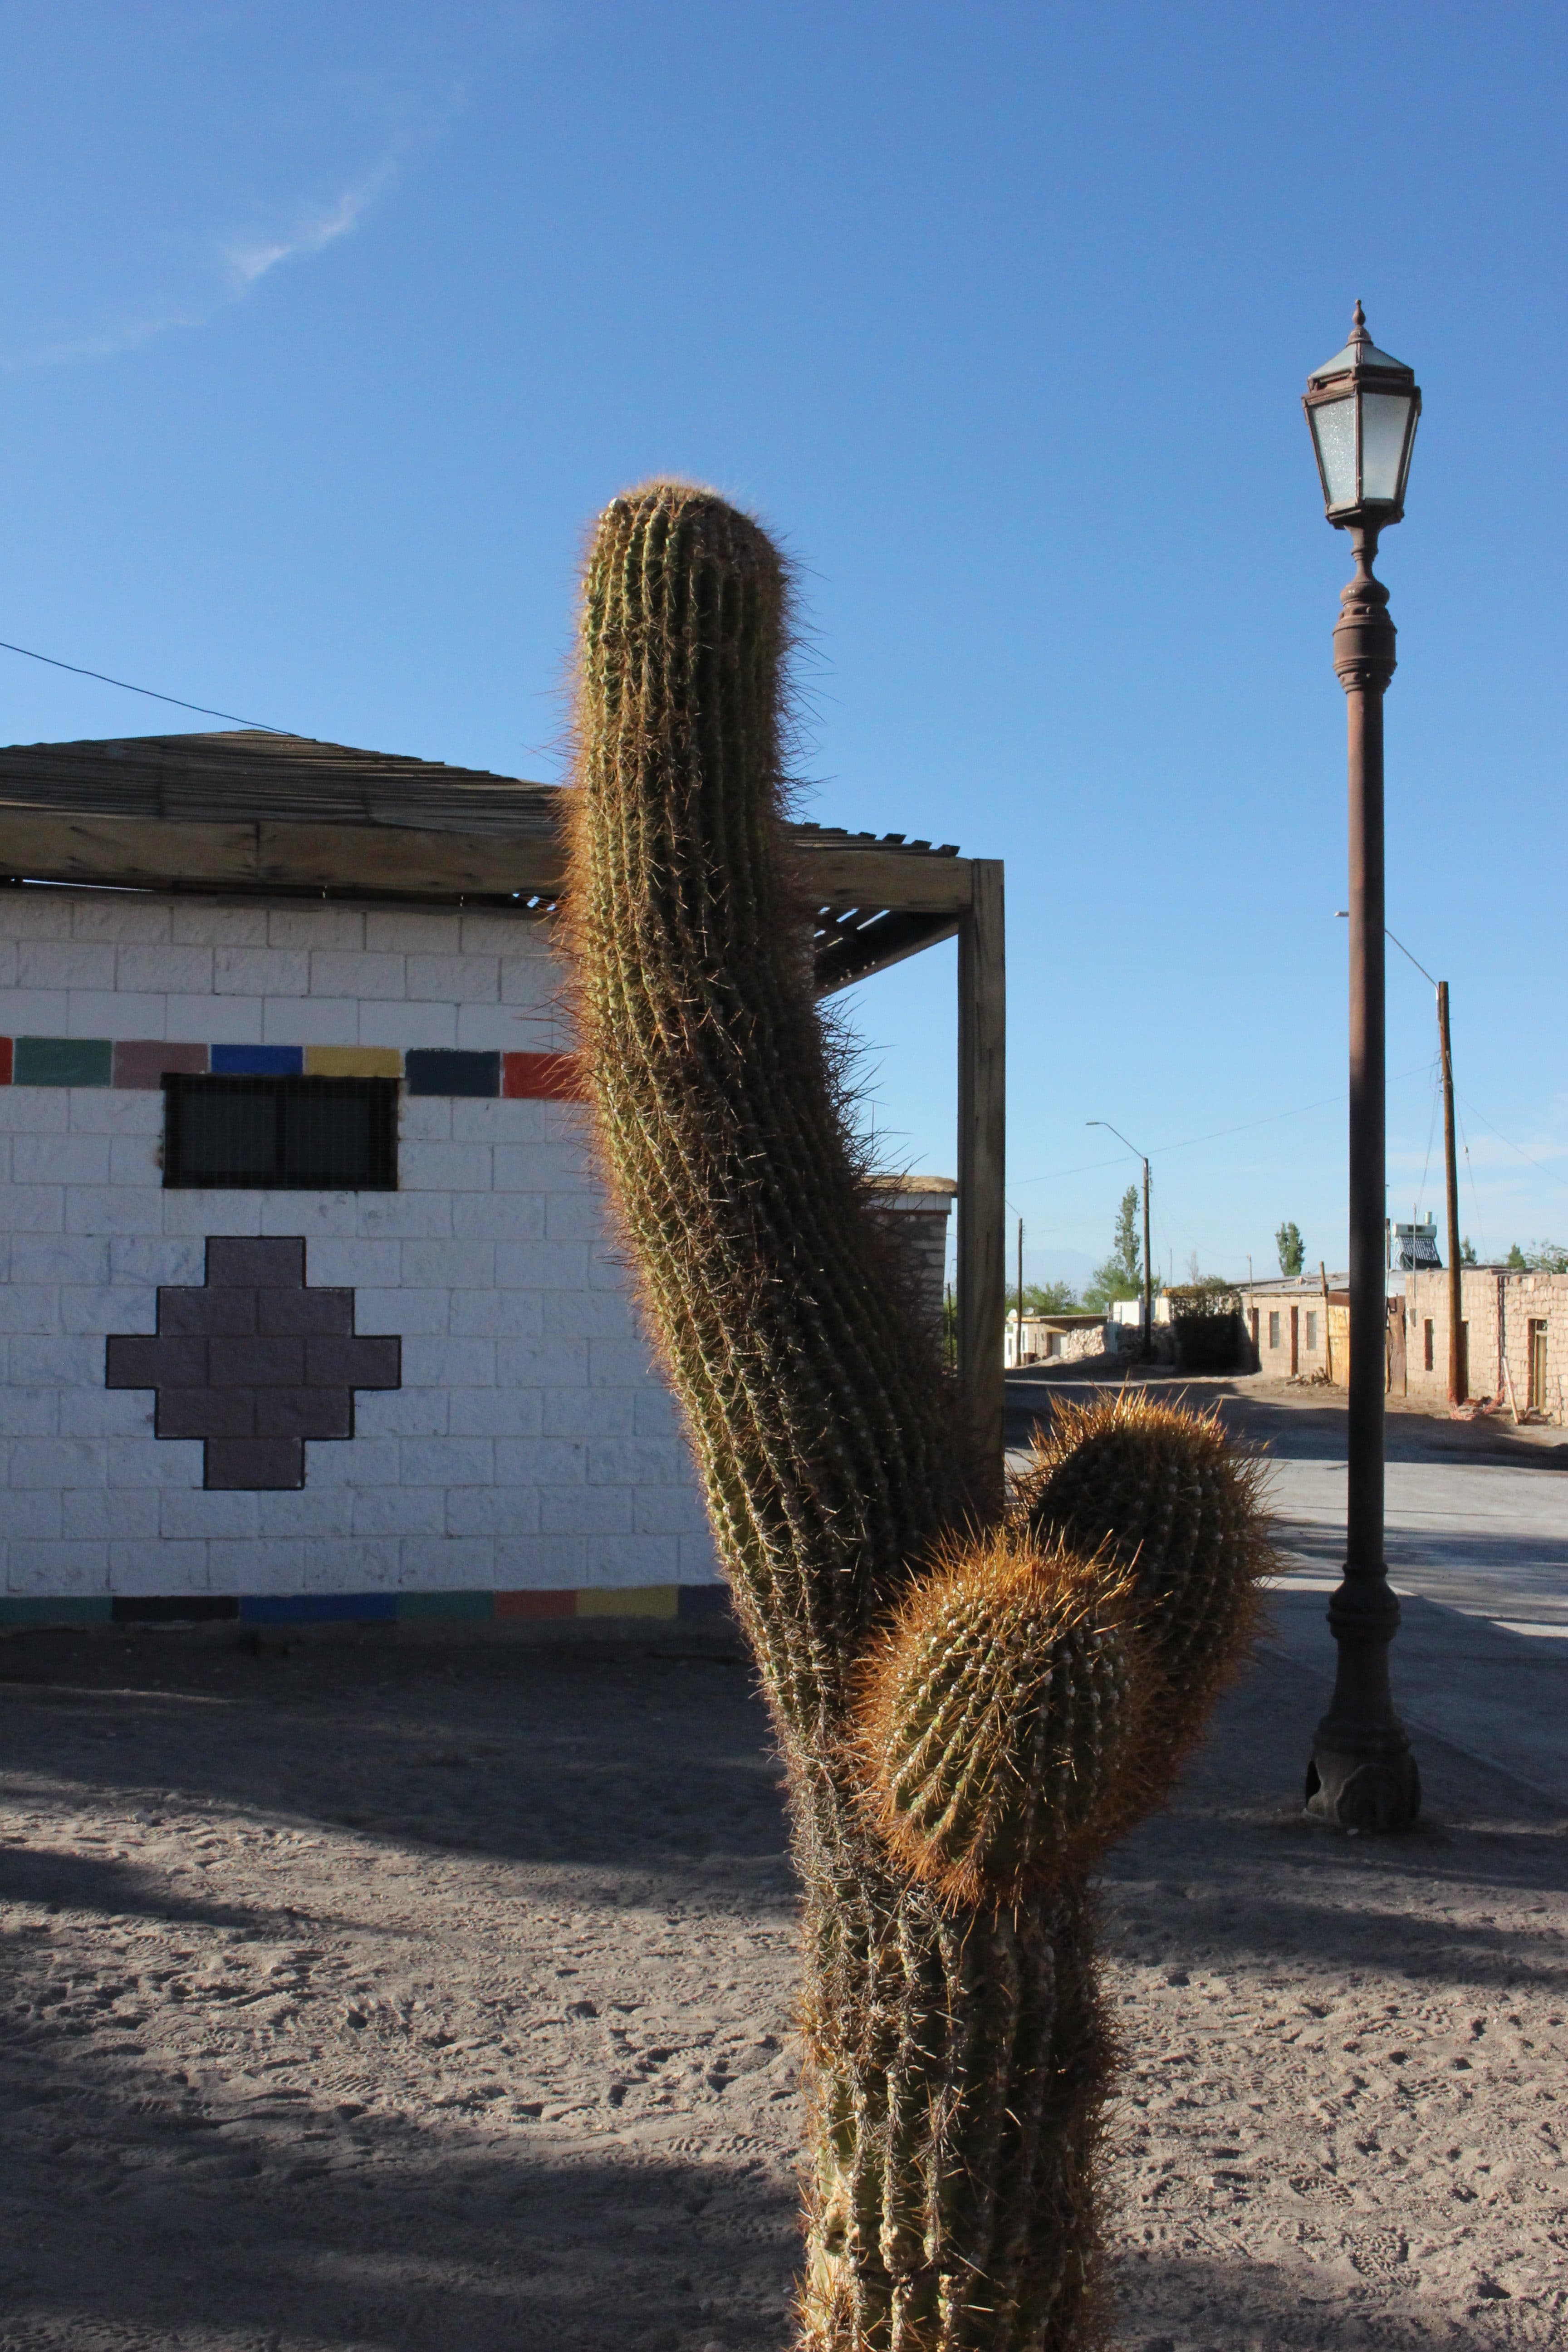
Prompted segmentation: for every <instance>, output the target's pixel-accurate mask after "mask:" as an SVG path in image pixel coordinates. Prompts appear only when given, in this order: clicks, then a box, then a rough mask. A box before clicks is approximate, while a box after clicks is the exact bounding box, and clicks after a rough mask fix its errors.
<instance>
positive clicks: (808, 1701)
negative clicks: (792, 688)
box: [567, 483, 966, 1735]
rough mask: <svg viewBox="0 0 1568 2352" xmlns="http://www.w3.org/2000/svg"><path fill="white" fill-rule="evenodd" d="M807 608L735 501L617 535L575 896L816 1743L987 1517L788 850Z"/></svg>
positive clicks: (672, 494)
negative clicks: (862, 1652)
mask: <svg viewBox="0 0 1568 2352" xmlns="http://www.w3.org/2000/svg"><path fill="white" fill-rule="evenodd" d="M788 594H789V583H788V576H787V573H786V571H785V568H784V563H783V562H782V560H781V558H780V556H779V554H778V551H777V550H776V549H775V548H774V547H773V543H772V542H771V541H770V540H769V539H768V538H767V536H766V534H765V533H764V532H763V531H762V530H760V529H759V528H758V526H757V525H756V524H755V523H754V522H752V521H751V520H749V518H747V517H746V516H744V515H742V514H738V513H737V512H736V511H735V510H734V509H732V508H731V507H728V506H726V505H725V504H724V503H723V501H722V500H721V499H718V498H715V497H714V496H712V495H711V494H710V493H708V492H704V491H700V490H693V489H691V488H689V487H687V486H685V485H681V484H671V483H655V484H653V485H651V486H650V487H649V488H647V489H645V490H642V491H637V492H632V493H631V494H629V495H628V496H626V497H625V498H621V499H616V502H615V503H614V505H613V506H611V507H609V508H608V509H606V510H605V513H604V514H603V515H602V516H601V518H600V520H599V527H598V531H597V534H596V537H595V542H594V547H593V551H592V554H591V556H590V559H589V563H588V569H587V575H586V580H585V583H584V609H583V626H582V668H581V683H580V692H579V698H578V731H579V761H578V808H577V819H578V821H577V824H576V826H575V830H574V849H573V863H572V872H571V877H570V884H569V895H568V901H567V903H568V908H569V910H570V919H571V924H572V929H573V935H574V942H575V948H576V959H577V971H578V975H579V1012H580V1018H581V1023H582V1027H583V1031H584V1045H585V1048H586V1052H587V1056H588V1061H589V1064H590V1066H591V1068H592V1071H593V1075H594V1086H595V1100H596V1106H597V1112H598V1122H599V1129H600V1133H601V1136H602V1138H603V1139H604V1143H605V1158H606V1160H607V1162H608V1165H609V1168H610V1170H611V1172H612V1174H613V1177H614V1179H615V1190H616V1199H617V1202H618V1205H619V1209H620V1213H621V1215H622V1217H623V1219H624V1221H625V1223H626V1230H627V1234H628V1236H629V1239H630V1241H631V1244H632V1249H633V1254H634V1257H635V1261H636V1264H637V1268H638V1271H639V1273H640V1276H641V1279H642V1283H643V1286H644V1289H645V1292H646V1295H647V1307H648V1310H649V1317H650V1320H651V1321H652V1324H653V1326H654V1328H655V1330H656V1331H657V1332H658V1337H659V1339H660V1340H661V1342H662V1344H663V1347H664V1349H665V1351H666V1354H667V1356H668V1360H669V1364H670V1369H671V1370H672V1372H673V1374H674V1377H675V1381H676V1386H677V1389H678V1391H679V1394H680V1396H681V1398H682V1400H683V1402H685V1403H686V1405H687V1418H688V1423H689V1428H690V1431H691V1433H692V1437H693V1440H694V1443H695V1444H696V1447H697V1451H698V1454H699V1458H700V1462H701V1465H702V1468H703V1472H704V1476H705V1479H706V1484H707V1489H708V1499H709V1504H710V1509H711V1511H712V1514H713V1517H714V1521H715V1525H716V1527H717V1528H718V1529H719V1531H720V1540H721V1546H722V1548H723V1550H724V1553H725V1556H726V1559H727V1561H728V1563H729V1564H730V1566H731V1570H732V1572H733V1574H734V1576H735V1579H736V1589H737V1594H738V1598H739V1600H740V1602H741V1607H742V1614H743V1616H744V1618H745V1620H746V1622H747V1626H748V1630H749V1631H750V1633H752V1638H753V1640H754V1641H755V1642H756V1643H757V1646H758V1650H759V1654H761V1655H762V1656H763V1660H764V1662H765V1664H766V1666H767V1669H768V1672H769V1676H770V1683H771V1686H772V1690H773V1698H774V1702H775V1705H776V1706H778V1708H779V1709H780V1712H781V1715H782V1717H783V1719H784V1723H785V1724H786V1725H787V1726H788V1727H789V1728H790V1730H791V1731H792V1732H793V1733H795V1734H796V1735H799V1734H801V1733H803V1732H805V1729H806V1728H807V1727H808V1726H814V1725H816V1722H817V1720H818V1717H819V1714H820V1711H821V1710H822V1708H823V1707H824V1706H826V1708H827V1709H828V1711H829V1712H830V1713H831V1712H833V1711H836V1709H837V1706H838V1704H839V1701H840V1698H841V1694H842V1676H843V1670H844V1665H845V1662H846V1659H847V1656H848V1654H850V1652H851V1650H852V1649H853V1647H854V1645H855V1643H857V1642H858V1639H859V1637H860V1635H861V1633H862V1632H863V1630H864V1628H865V1626H866V1624H867V1622H868V1619H869V1617H870V1615H871V1613H872V1612H873V1611H874V1610H875V1609H876V1607H877V1606H878V1605H879V1603H880V1602H881V1601H885V1600H886V1599H887V1598H888V1597H889V1595H890V1594H891V1593H893V1592H894V1591H897V1590H898V1589H899V1587H900V1583H901V1582H902V1581H903V1580H904V1579H905V1577H906V1576H907V1574H908V1570H907V1566H906V1563H907V1562H908V1561H909V1559H910V1558H911V1557H912V1556H913V1555H914V1554H915V1553H916V1552H918V1551H919V1550H920V1549H921V1548H922V1547H923V1545H924V1543H925V1542H926V1541H927V1540H928V1539H929V1537H930V1534H931V1529H932V1528H937V1527H942V1526H944V1525H946V1524H948V1523H949V1522H950V1521H951V1520H952V1518H954V1517H956V1516H957V1515H958V1514H959V1512H960V1511H961V1510H962V1509H963V1505H964V1501H965V1499H966V1497H965V1488H964V1485H963V1480H962V1477H961V1475H959V1470H958V1461H957V1450H956V1448H955V1446H954V1444H953V1442H952V1415H951V1412H950V1410H949V1406H948V1402H947V1399H946V1397H945V1395H944V1393H943V1388H942V1381H941V1378H940V1374H939V1370H938V1366H937V1362H936V1359H935V1350H934V1349H933V1347H932V1346H931V1343H930V1342H929V1341H927V1340H926V1339H924V1338H923V1336H922V1335H921V1333H919V1332H918V1331H917V1330H915V1329H913V1328H910V1325H909V1324H908V1322H907V1321H906V1320H905V1318H903V1317H902V1316H900V1314H899V1313H898V1312H897V1311H896V1307H893V1306H891V1305H890V1303H889V1292H890V1291H891V1290H895V1289H896V1287H897V1284H896V1280H895V1279H894V1278H893V1276H892V1274H891V1270H890V1267H889V1244H888V1243H887V1242H886V1240H885V1239H884V1238H883V1237H882V1236H881V1235H879V1234H878V1232H877V1231H876V1229H875V1227H874V1226H873V1225H872V1224H871V1223H870V1222H869V1221H868V1219H867V1218H866V1217H865V1216H864V1215H863V1214H862V1213H861V1187H860V1182H859V1171H858V1163H857V1159H856V1155H855V1153H854V1151H853V1150H852V1149H851V1147H850V1144H849V1140H848V1135H847V1127H846V1123H845V1121H844V1119H843V1117H842V1115H841V1110H840V1105H839V1101H838V1097H837V1087H836V1084H835V1080H834V1075H833V1071H832V1067H831V1065H830V1061H829V1057H828V1055H827V1052H826V1048H825V1045H824V1041H823V1036H822V1032H821V1028H820V1024H819V1023H818V1021H817V1019H816V1013H815V1009H814V1007H813V1005H812V1003H811V998H810V992H809V988H808V986H807V975H806V970H805V955H806V953H807V950H808V943H809V923H808V919H807V909H806V908H805V907H804V906H803V905H802V904H800V903H799V902H798V901H797V898H796V896H795V890H794V888H793V887H792V883H791V877H790V876H789V874H788V871H787V868H786V866H785V862H784V859H783V858H781V856H780V855H779V838H778V836H779V818H780V810H781V803H782V797H783V792H784V746H783V740H782V736H783V727H782V718H781V698H780V688H781V680H780V665H781V661H782V657H783V655H784V649H785V646H786V644H787V640H788V631H789V613H788Z"/></svg>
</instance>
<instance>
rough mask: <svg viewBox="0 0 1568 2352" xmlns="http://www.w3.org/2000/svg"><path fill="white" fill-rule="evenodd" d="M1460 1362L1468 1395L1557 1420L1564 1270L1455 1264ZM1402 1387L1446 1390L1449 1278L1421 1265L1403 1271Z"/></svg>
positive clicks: (1567, 1325)
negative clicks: (1533, 1270) (1459, 1302)
mask: <svg viewBox="0 0 1568 2352" xmlns="http://www.w3.org/2000/svg"><path fill="white" fill-rule="evenodd" d="M1460 1280H1461V1284H1462V1291H1461V1300H1462V1305H1463V1307H1464V1319H1463V1321H1462V1323H1461V1325H1460V1327H1459V1328H1460V1359H1459V1360H1460V1365H1461V1368H1462V1372H1463V1378H1464V1386H1465V1391H1466V1393H1467V1395H1469V1396H1474V1397H1496V1398H1498V1399H1499V1400H1500V1402H1501V1403H1502V1404H1503V1405H1505V1406H1507V1405H1510V1404H1511V1405H1513V1406H1516V1407H1517V1409H1518V1411H1519V1412H1521V1414H1522V1413H1525V1412H1531V1411H1533V1412H1537V1413H1539V1414H1540V1415H1541V1416H1542V1419H1543V1420H1546V1421H1549V1422H1554V1423H1557V1424H1558V1426H1559V1427H1561V1426H1563V1423H1564V1420H1565V1413H1564V1388H1565V1385H1568V1274H1531V1273H1528V1272H1527V1273H1522V1274H1521V1273H1519V1272H1517V1271H1511V1270H1510V1268H1509V1267H1507V1266H1503V1265H1467V1266H1465V1267H1464V1268H1463V1269H1462V1271H1461V1276H1460ZM1405 1318H1406V1347H1405V1367H1406V1372H1405V1377H1406V1381H1407V1392H1408V1393H1409V1394H1410V1395H1411V1396H1419V1397H1430V1398H1432V1399H1433V1400H1434V1401H1437V1400H1440V1399H1442V1398H1444V1397H1446V1396H1447V1393H1448V1277H1447V1274H1445V1273H1443V1272H1441V1271H1438V1272H1431V1271H1429V1270H1428V1269H1426V1267H1419V1268H1417V1269H1416V1270H1415V1272H1413V1273H1411V1274H1407V1275H1406V1276H1405Z"/></svg>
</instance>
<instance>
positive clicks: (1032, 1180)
mask: <svg viewBox="0 0 1568 2352" xmlns="http://www.w3.org/2000/svg"><path fill="white" fill-rule="evenodd" d="M1430 1068H1431V1064H1430V1063H1429V1062H1417V1063H1415V1065H1414V1066H1412V1067H1411V1068H1410V1069H1408V1070H1396V1071H1395V1072H1394V1076H1392V1077H1391V1078H1390V1079H1389V1081H1388V1084H1389V1085H1390V1086H1391V1087H1393V1086H1397V1085H1398V1084H1399V1082H1400V1080H1401V1079H1402V1078H1414V1077H1416V1076H1419V1075H1420V1073H1421V1072H1422V1071H1424V1070H1429V1069H1430ZM1349 1100H1350V1096H1349V1093H1348V1092H1347V1093H1345V1094H1339V1095H1325V1096H1324V1097H1323V1098H1322V1100H1321V1102H1310V1103H1297V1104H1296V1105H1295V1107H1294V1108H1293V1109H1290V1110H1274V1111H1270V1112H1269V1113H1268V1117H1267V1118H1244V1119H1242V1120H1241V1121H1240V1122H1239V1124H1238V1125H1237V1126H1235V1127H1216V1128H1215V1129H1214V1130H1213V1132H1212V1134H1209V1135H1189V1136H1185V1137H1184V1139H1183V1140H1182V1141H1181V1142H1180V1143H1159V1144H1156V1145H1155V1147H1154V1149H1153V1150H1152V1152H1151V1153H1150V1154H1149V1157H1150V1159H1151V1160H1160V1159H1163V1158H1164V1157H1165V1155H1166V1154H1167V1153H1169V1152H1172V1151H1191V1150H1194V1148H1195V1146H1196V1145H1198V1144H1200V1143H1217V1142H1219V1140H1220V1139H1221V1138H1222V1137H1224V1136H1226V1135H1247V1134H1248V1133H1250V1132H1251V1130H1252V1129H1254V1128H1258V1127H1275V1126H1278V1124H1279V1121H1280V1120H1281V1119H1282V1118H1304V1117H1305V1116H1306V1114H1307V1112H1308V1111H1310V1110H1329V1109H1331V1108H1332V1107H1333V1105H1334V1104H1335V1103H1342V1102H1348V1101H1349ZM1505 1140H1506V1139H1505ZM1140 1157H1142V1155H1140ZM1120 1166H1121V1153H1120V1152H1118V1154H1117V1156H1116V1158H1115V1159H1114V1160H1083V1161H1082V1162H1081V1163H1080V1164H1079V1166H1078V1167H1077V1168H1047V1170H1046V1171H1045V1173H1044V1175H1041V1176H1016V1177H1015V1178H1014V1179H1013V1181H1014V1183H1015V1184H1016V1186H1017V1188H1018V1190H1019V1191H1020V1192H1022V1190H1023V1188H1024V1186H1025V1185H1026V1184H1053V1183H1055V1182H1056V1181H1057V1180H1058V1177H1062V1176H1086V1175H1089V1173H1091V1171H1093V1170H1095V1169H1097V1168H1118V1167H1120Z"/></svg>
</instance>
